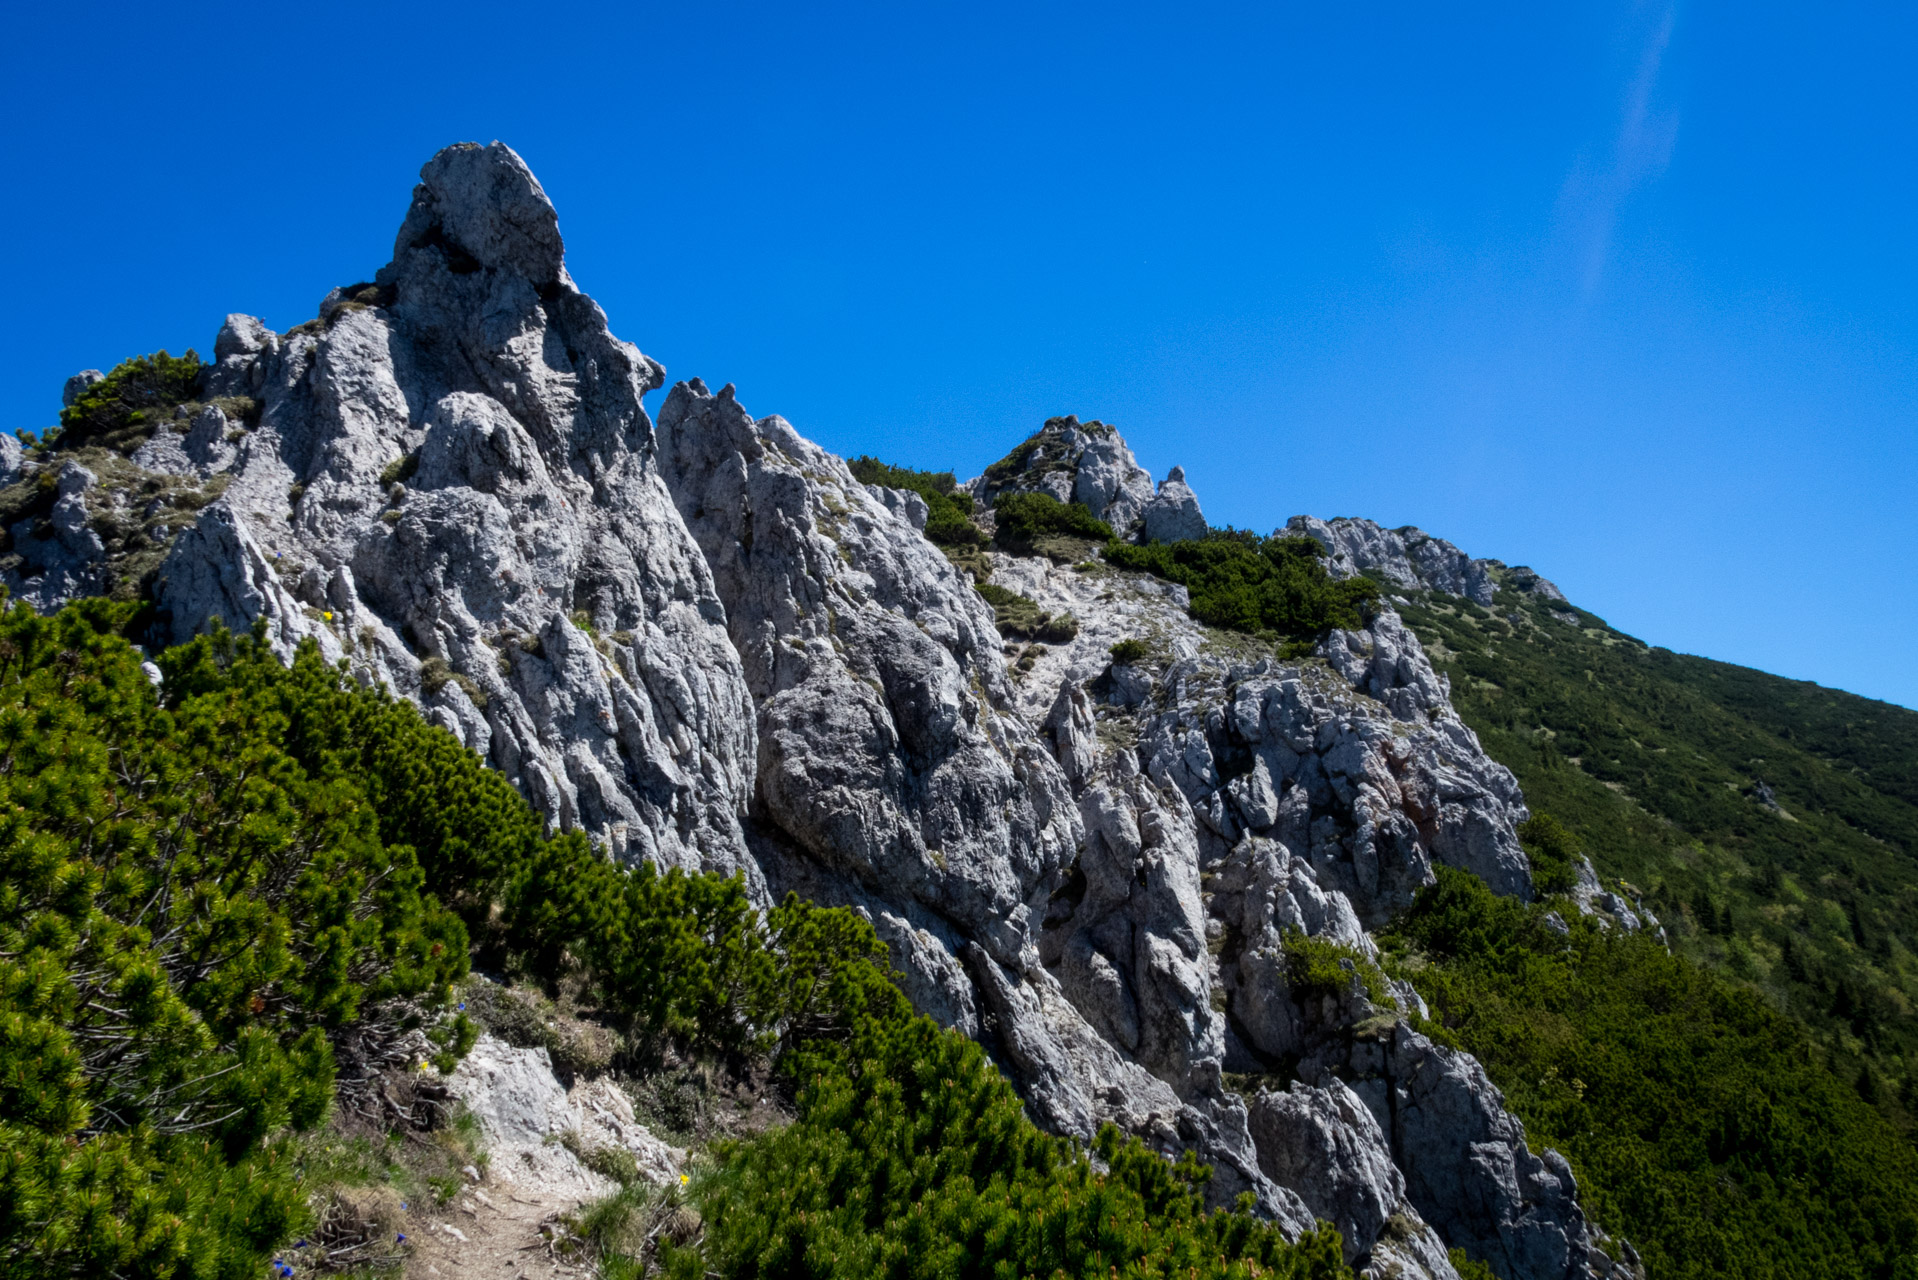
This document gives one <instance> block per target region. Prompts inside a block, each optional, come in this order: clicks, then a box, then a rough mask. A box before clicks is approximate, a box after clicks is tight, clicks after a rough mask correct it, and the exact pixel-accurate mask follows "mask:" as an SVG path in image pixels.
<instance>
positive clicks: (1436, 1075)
mask: <svg viewBox="0 0 1918 1280" xmlns="http://www.w3.org/2000/svg"><path fill="white" fill-rule="evenodd" d="M1382 1075H1383V1077H1384V1078H1385V1079H1387V1080H1389V1082H1390V1085H1389V1087H1390V1092H1389V1100H1388V1101H1387V1102H1386V1106H1385V1108H1384V1109H1385V1110H1386V1112H1387V1119H1386V1120H1382V1121H1381V1123H1382V1124H1385V1123H1389V1126H1390V1131H1391V1134H1392V1146H1393V1151H1394V1154H1395V1156H1396V1157H1397V1161H1398V1164H1399V1167H1400V1168H1401V1169H1403V1170H1405V1171H1406V1195H1407V1198H1408V1199H1410V1200H1411V1202H1412V1203H1413V1204H1414V1205H1415V1206H1417V1207H1418V1210H1419V1212H1420V1213H1421V1214H1423V1215H1424V1217H1425V1220H1426V1221H1427V1222H1430V1223H1431V1224H1432V1225H1433V1226H1434V1227H1436V1228H1437V1229H1438V1231H1439V1232H1440V1233H1441V1234H1442V1235H1443V1236H1444V1237H1445V1239H1446V1240H1447V1241H1448V1242H1449V1243H1450V1244H1451V1245H1452V1246H1454V1247H1455V1248H1462V1249H1464V1250H1466V1252H1467V1253H1469V1254H1470V1255H1471V1256H1472V1257H1474V1258H1479V1259H1482V1260H1485V1261H1487V1262H1488V1263H1490V1265H1491V1266H1492V1269H1493V1270H1495V1271H1497V1272H1498V1273H1499V1274H1500V1275H1504V1276H1511V1277H1513V1278H1514V1280H1544V1278H1545V1277H1551V1278H1552V1280H1557V1278H1558V1277H1561V1276H1566V1275H1585V1274H1588V1273H1590V1272H1593V1271H1596V1272H1597V1273H1598V1274H1604V1273H1605V1271H1606V1270H1607V1269H1608V1268H1609V1266H1610V1263H1609V1260H1603V1254H1602V1252H1601V1251H1599V1250H1598V1248H1597V1244H1596V1241H1595V1240H1594V1238H1593V1235H1592V1232H1591V1229H1590V1227H1589V1225H1588V1224H1587V1223H1586V1221H1585V1215H1584V1213H1583V1212H1582V1211H1581V1210H1580V1209H1579V1207H1578V1200H1577V1196H1578V1185H1577V1183H1576V1182H1575V1181H1574V1180H1573V1178H1572V1171H1571V1168H1570V1166H1568V1165H1567V1164H1566V1163H1565V1158H1564V1157H1563V1156H1561V1155H1559V1154H1558V1153H1557V1152H1556V1151H1549V1150H1548V1151H1546V1152H1545V1153H1544V1154H1543V1155H1542V1156H1539V1155H1534V1154H1532V1152H1531V1150H1530V1148H1528V1147H1527V1146H1526V1143H1525V1129H1524V1126H1523V1125H1521V1124H1520V1123H1519V1121H1518V1119H1517V1117H1515V1116H1513V1115H1512V1114H1511V1113H1510V1112H1508V1111H1506V1110H1505V1107H1504V1099H1503V1097H1502V1096H1501V1095H1500V1094H1499V1092H1498V1090H1497V1089H1496V1088H1495V1087H1494V1086H1493V1085H1492V1082H1491V1081H1490V1080H1488V1079H1487V1078H1486V1076H1485V1070H1484V1068H1483V1067H1481V1066H1479V1064H1478V1062H1477V1061H1476V1060H1475V1059H1473V1058H1472V1057H1471V1056H1470V1055H1469V1054H1464V1053H1459V1052H1457V1051H1455V1050H1451V1049H1446V1048H1445V1047H1443V1046H1442V1045H1436V1044H1433V1043H1432V1042H1431V1041H1430V1040H1428V1039H1427V1038H1426V1037H1424V1036H1422V1035H1420V1034H1419V1033H1418V1032H1416V1031H1413V1030H1412V1029H1411V1028H1410V1027H1407V1026H1400V1027H1398V1028H1396V1030H1395V1031H1394V1034H1393V1040H1392V1044H1391V1047H1390V1053H1389V1056H1388V1057H1387V1058H1386V1061H1385V1064H1384V1070H1383V1072H1382ZM1382 1092H1383V1090H1378V1091H1375V1095H1374V1096H1377V1093H1382ZM1374 1105H1375V1107H1376V1105H1377V1104H1376V1103H1375V1104H1374Z"/></svg>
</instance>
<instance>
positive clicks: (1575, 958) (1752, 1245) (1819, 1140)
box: [1387, 867, 1918, 1280]
mask: <svg viewBox="0 0 1918 1280" xmlns="http://www.w3.org/2000/svg"><path fill="white" fill-rule="evenodd" d="M1545 914H1546V909H1545V908H1544V907H1543V906H1526V905H1524V904H1521V903H1519V902H1516V901H1514V900H1512V899H1509V898H1501V897H1498V896H1497V895H1495V894H1493V893H1492V892H1491V890H1490V889H1488V888H1487V887H1486V886H1485V885H1484V884H1483V883H1482V882H1481V881H1479V880H1477V879H1476V878H1474V877H1472V876H1469V875H1466V874H1464V873H1463V872H1458V871H1453V870H1451V869H1449V868H1445V867H1441V868H1439V869H1438V883H1437V884H1436V885H1435V886H1434V887H1432V888H1429V889H1426V890H1424V891H1422V892H1421V893H1420V895H1419V897H1418V899H1417V901H1416V902H1415V903H1414V905H1413V907H1412V909H1411V911H1410V912H1409V913H1408V914H1407V915H1406V916H1405V917H1403V918H1402V919H1401V920H1400V921H1399V922H1398V923H1397V924H1396V925H1395V926H1394V934H1393V935H1392V936H1391V937H1389V938H1388V939H1387V944H1388V948H1389V949H1396V950H1399V951H1402V952H1403V951H1416V952H1418V953H1420V954H1421V956H1422V958H1423V959H1424V960H1425V961H1426V963H1423V964H1419V965H1413V966H1408V967H1407V972H1408V976H1410V977H1411V979H1412V981H1413V982H1414V983H1415V984H1416V985H1417V986H1418V988H1419V991H1420V993H1421V994H1422V995H1423V996H1424V997H1425V998H1426V1000H1427V1001H1428V1002H1430V1003H1431V1005H1432V1006H1433V1009H1434V1012H1435V1013H1436V1014H1437V1015H1438V1017H1440V1018H1441V1019H1442V1020H1443V1022H1444V1024H1445V1025H1446V1027H1448V1028H1449V1029H1450V1032H1451V1034H1452V1035H1453V1036H1454V1037H1456V1038H1457V1039H1458V1040H1459V1041H1460V1042H1461V1043H1462V1044H1463V1046H1464V1047H1465V1048H1467V1049H1469V1050H1470V1051H1471V1052H1472V1053H1474V1054H1475V1055H1477V1056H1478V1058H1479V1060H1480V1061H1481V1062H1483V1063H1484V1064H1485V1068H1486V1070H1487V1071H1488V1072H1489V1073H1490V1074H1491V1077H1492V1079H1493V1081H1494V1082H1495V1083H1497V1084H1498V1085H1499V1087H1500V1088H1501V1089H1502V1090H1503V1091H1504V1092H1505V1096H1506V1099H1507V1101H1508V1102H1509V1103H1510V1104H1511V1106H1512V1107H1513V1108H1514V1109H1515V1110H1516V1111H1517V1112H1518V1114H1519V1116H1520V1117H1521V1118H1522V1119H1523V1120H1524V1121H1525V1126H1526V1130H1527V1133H1528V1135H1529V1137H1530V1140H1531V1142H1532V1144H1533V1145H1534V1147H1537V1146H1541V1145H1542V1146H1551V1147H1556V1148H1557V1149H1558V1150H1560V1151H1561V1152H1563V1153H1564V1154H1565V1155H1566V1156H1567V1158H1568V1159H1570V1161H1571V1163H1572V1165H1573V1168H1574V1169H1575V1170H1576V1171H1577V1173H1578V1176H1579V1185H1580V1188H1581V1189H1582V1192H1583V1195H1584V1197H1585V1201H1586V1204H1587V1206H1588V1207H1589V1208H1590V1209H1591V1210H1592V1211H1593V1212H1594V1213H1595V1214H1596V1215H1597V1217H1598V1219H1599V1221H1600V1222H1601V1223H1603V1224H1605V1225H1606V1226H1608V1227H1609V1228H1611V1229H1613V1230H1616V1231H1622V1232H1624V1234H1625V1235H1626V1236H1627V1237H1628V1238H1629V1239H1630V1240H1631V1241H1632V1242H1633V1244H1634V1245H1635V1246H1637V1248H1638V1249H1639V1251H1640V1253H1641V1254H1643V1255H1644V1257H1645V1259H1646V1262H1647V1266H1648V1269H1649V1273H1650V1274H1651V1275H1654V1276H1659V1277H1661V1278H1670V1280H1679V1278H1681V1277H1694V1276H1695V1277H1707V1276H1711V1277H1716V1276H1729V1275H1736V1276H1744V1277H1752V1278H1754V1280H1764V1278H1766V1277H1778V1278H1779V1280H1783V1278H1784V1277H1797V1276H1832V1277H1851V1276H1857V1277H1890V1276H1893V1275H1895V1274H1899V1273H1898V1271H1897V1268H1898V1267H1899V1266H1901V1265H1904V1266H1909V1265H1911V1263H1912V1262H1913V1261H1918V1258H1913V1254H1914V1251H1918V1153H1914V1152H1913V1150H1912V1148H1911V1147H1910V1146H1909V1145H1907V1144H1906V1143H1905V1142H1904V1141H1903V1140H1902V1139H1901V1138H1900V1136H1899V1135H1898V1134H1897V1133H1896V1132H1895V1131H1894V1130H1893V1129H1892V1127H1891V1126H1890V1125H1889V1124H1887V1123H1886V1121H1885V1119H1884V1118H1883V1117H1882V1116H1880V1115H1879V1114H1878V1112H1876V1111H1875V1110H1873V1109H1872V1108H1871V1107H1870V1106H1868V1105H1866V1104H1865V1103H1864V1102H1863V1101H1861V1100H1860V1099H1859V1097H1858V1096H1857V1094H1856V1093H1855V1092H1854V1091H1853V1089H1852V1087H1851V1086H1850V1084H1849V1083H1848V1082H1847V1081H1846V1080H1844V1079H1841V1078H1840V1077H1838V1076H1837V1075H1835V1074H1834V1073H1833V1072H1832V1071H1831V1070H1830V1069H1829V1068H1828V1067H1827V1066H1826V1065H1825V1063H1824V1061H1823V1059H1822V1056H1821V1055H1820V1054H1818V1053H1817V1052H1816V1050H1815V1048H1814V1046H1813V1045H1812V1043H1811V1042H1810V1040H1809V1039H1808V1037H1807V1036H1806V1034H1805V1032H1804V1031H1803V1029H1802V1028H1801V1027H1800V1026H1798V1025H1797V1024H1796V1023H1795V1022H1793V1021H1792V1020H1791V1019H1789V1018H1787V1017H1784V1016H1782V1015H1780V1014H1779V1013H1777V1012H1776V1011H1774V1010H1773V1009H1772V1008H1771V1007H1770V1006H1769V1005H1767V1004H1766V1003H1765V1001H1764V1000H1763V999H1762V998H1761V997H1759V996H1758V995H1757V994H1756V993H1754V992H1752V991H1750V990H1749V989H1746V988H1744V987H1742V986H1739V985H1737V984H1734V983H1732V982H1729V981H1727V980H1726V979H1724V978H1723V977H1720V976H1719V975H1717V974H1715V973H1713V972H1712V971H1710V970H1708V969H1705V968H1701V967H1700V966H1698V965H1696V964H1693V963H1692V962H1690V961H1689V960H1686V959H1685V958H1683V957H1681V956H1674V955H1671V954H1669V953H1667V952H1666V951H1665V950H1664V948H1662V947H1660V946H1659V945H1658V943H1657V942H1656V941H1655V940H1653V939H1650V938H1646V937H1644V936H1643V935H1640V934H1627V933H1624V932H1623V931H1620V930H1610V931H1607V930H1604V929H1601V928H1599V927H1598V926H1597V925H1596V924H1594V923H1593V922H1592V921H1590V920H1589V919H1585V918H1582V917H1576V916H1575V917H1573V919H1572V926H1571V930H1572V931H1571V934H1570V936H1569V937H1560V936H1559V935H1557V934H1555V933H1554V932H1553V931H1552V930H1551V929H1549V928H1548V927H1546V925H1545V924H1544V922H1543V917H1544V915H1545ZM1900 1259H1906V1260H1907V1261H1905V1262H1903V1263H1901V1262H1900Z"/></svg>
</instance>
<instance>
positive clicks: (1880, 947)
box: [1401, 592, 1918, 1127]
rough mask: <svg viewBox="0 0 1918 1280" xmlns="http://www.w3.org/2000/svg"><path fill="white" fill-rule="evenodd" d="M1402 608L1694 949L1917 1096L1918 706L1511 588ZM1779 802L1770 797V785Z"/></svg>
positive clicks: (1536, 800)
mask: <svg viewBox="0 0 1918 1280" xmlns="http://www.w3.org/2000/svg"><path fill="white" fill-rule="evenodd" d="M1498 611H1499V616H1493V615H1492V614H1491V613H1489V612H1488V611H1485V610H1481V609H1479V608H1477V606H1475V605H1471V604H1469V603H1468V602H1465V601H1461V600H1458V599H1457V598H1456V597H1446V596H1438V595H1431V596H1425V597H1422V598H1420V599H1419V600H1418V601H1417V602H1416V603H1414V604H1412V605H1408V606H1405V607H1403V608H1402V609H1401V613H1402V614H1403V616H1404V618H1405V620H1406V622H1407V623H1408V624H1409V625H1410V626H1411V627H1412V628H1413V629H1414V630H1415V631H1417V633H1418V635H1419V637H1420V639H1421V640H1423V641H1424V643H1425V645H1426V648H1427V652H1429V653H1431V654H1432V655H1433V659H1434V663H1435V665H1437V666H1438V668H1439V669H1440V670H1441V671H1443V672H1444V673H1445V674H1447V675H1448V676H1449V677H1450V678H1451V682H1452V698H1453V703H1454V705H1455V706H1456V707H1457V708H1458V711H1459V714H1460V715H1461V716H1463V717H1464V719H1465V721H1466V723H1468V724H1469V725H1471V726H1472V728H1473V729H1474V730H1476V731H1477V733H1478V735H1479V738H1480V740H1481V741H1482V742H1483V743H1484V744H1485V749H1486V750H1487V751H1488V752H1489V753H1490V754H1491V755H1492V756H1493V757H1494V758H1495V759H1497V760H1499V761H1500V762H1501V763H1503V764H1505V765H1507V766H1508V767H1510V768H1511V769H1512V771H1513V772H1514V773H1515V774H1517V776H1518V780H1519V782H1520V784H1521V785H1522V786H1523V787H1524V788H1525V795H1526V799H1527V800H1528V802H1529V803H1530V804H1531V805H1532V806H1533V807H1534V808H1539V809H1543V810H1546V811H1549V812H1550V813H1551V814H1552V815H1553V816H1554V817H1555V818H1557V819H1558V821H1559V822H1560V823H1562V824H1563V826H1564V828H1565V829H1566V830H1567V831H1568V832H1569V833H1570V835H1571V837H1572V838H1573V840H1574V841H1575V842H1576V844H1577V846H1578V847H1580V848H1582V849H1583V850H1584V852H1586V853H1587V854H1589V855H1590V857H1591V859H1592V861H1593V863H1594V864H1595V866H1596V867H1597V869H1598V871H1599V873H1600V875H1601V876H1602V877H1604V878H1605V879H1606V880H1607V881H1611V880H1616V879H1618V878H1621V877H1622V878H1623V879H1625V880H1627V881H1629V882H1630V883H1632V884H1633V885H1635V886H1636V887H1637V888H1638V889H1639V890H1640V891H1642V892H1643V893H1644V894H1645V897H1646V900H1647V902H1648V903H1649V905H1651V906H1652V908H1653V909H1654V910H1655V911H1656V912H1657V913H1658V915H1659V917H1660V918H1661V919H1662V920H1663V921H1664V923H1665V925H1666V927H1667V928H1668V930H1670V932H1671V935H1672V940H1673V944H1674V945H1675V946H1676V947H1678V948H1679V949H1680V950H1681V951H1683V952H1684V953H1685V954H1687V955H1689V956H1691V957H1692V958H1694V959H1696V960H1699V961H1701V962H1704V963H1707V964H1711V965H1713V966H1715V967H1718V968H1720V969H1722V970H1723V971H1725V972H1727V973H1729V974H1731V975H1733V976H1735V977H1737V978H1738V979H1740V980H1742V981H1746V982H1749V983H1752V984H1754V985H1756V986H1757V987H1759V988H1760V989H1762V990H1763V991H1765V992H1766V993H1767V994H1768V996H1769V997H1770V998H1771V999H1772V1000H1773V1001H1774V1002H1775V1003H1776V1004H1777V1005H1779V1006H1780V1007H1784V1008H1788V1009H1789V1010H1790V1011H1791V1012H1792V1014H1793V1015H1794V1016H1796V1017H1798V1018H1799V1019H1801V1020H1802V1021H1804V1022H1805V1023H1806V1024H1807V1025H1808V1026H1809V1027H1810V1028H1811V1029H1812V1031H1813V1032H1814V1034H1815V1035H1816V1037H1817V1038H1818V1040H1819V1041H1820V1043H1821V1044H1822V1045H1823V1046H1824V1047H1825V1049H1826V1050H1827V1052H1829V1053H1831V1054H1832V1055H1833V1056H1834V1061H1835V1063H1836V1064H1837V1065H1838V1068H1839V1069H1840V1070H1841V1071H1842V1072H1843V1073H1844V1074H1846V1075H1847V1076H1849V1077H1851V1078H1858V1077H1859V1076H1860V1074H1861V1073H1862V1072H1863V1071H1864V1069H1865V1068H1866V1067H1867V1066H1869V1067H1870V1069H1871V1071H1872V1072H1873V1073H1874V1078H1875V1079H1876V1080H1877V1081H1879V1083H1880V1084H1882V1086H1883V1087H1882V1088H1881V1089H1879V1091H1878V1094H1879V1104H1880V1106H1881V1107H1882V1109H1883V1110H1884V1112H1885V1114H1886V1115H1887V1116H1888V1117H1889V1118H1891V1119H1892V1120H1893V1122H1894V1123H1897V1124H1900V1125H1904V1126H1907V1127H1909V1126H1910V1125H1911V1123H1912V1112H1913V1110H1914V1107H1913V1105H1912V1103H1913V1101H1914V1100H1918V1013H1914V1010H1915V1009H1918V958H1915V955H1918V794H1914V792H1915V791H1918V781H1914V779H1918V712H1913V711H1908V710H1906V709H1904V708H1901V707H1894V706H1891V705H1889V704H1887V703H1883V702H1874V701H1871V700H1869V699H1865V698H1859V697H1854V696H1853V695H1851V694H1846V693H1840V692H1837V691H1835V690H1830V689H1821V688H1819V687H1818V686H1816V685H1811V684H1807V683H1804V682H1801V681H1793V680H1784V679H1780V678H1778V677H1776V676H1770V675H1766V674H1765V673H1763V672H1759V671H1752V670H1749V669H1746V668H1743V667H1734V666H1731V665H1729V664H1726V663H1720V662H1711V661H1708V660H1706V659H1703V658H1691V657H1684V656H1681V655H1678V654H1673V653H1670V652H1667V651H1666V650H1663V649H1651V648H1647V647H1646V646H1644V645H1643V644H1641V643H1639V642H1638V641H1636V640H1633V639H1632V638H1631V637H1629V636H1625V635H1622V634H1620V633H1619V632H1617V631H1614V630H1612V629H1610V628H1608V627H1606V626H1605V625H1604V623H1603V622H1602V621H1600V620H1599V619H1598V618H1596V617H1593V616H1592V615H1591V614H1588V613H1575V614H1574V615H1573V616H1574V620H1575V623H1576V625H1571V624H1568V623H1567V622H1565V621H1564V620H1563V618H1562V616H1561V615H1564V614H1565V613H1566V609H1565V606H1563V605H1558V604H1551V603H1548V602H1543V601H1540V600H1538V599H1537V598H1536V597H1533V596H1530V595H1524V594H1520V593H1516V592H1506V593H1504V594H1502V595H1501V596H1500V597H1499V604H1498ZM1760 782H1763V783H1764V784H1766V786H1767V787H1768V788H1769V789H1770V792H1771V793H1772V794H1773V795H1775V797H1776V807H1773V806H1772V805H1768V804H1766V803H1765V802H1764V799H1763V796H1764V793H1763V792H1761V791H1760V790H1759V789H1758V787H1757V784H1758V783H1760Z"/></svg>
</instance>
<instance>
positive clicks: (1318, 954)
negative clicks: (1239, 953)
mask: <svg viewBox="0 0 1918 1280" xmlns="http://www.w3.org/2000/svg"><path fill="white" fill-rule="evenodd" d="M1280 945H1281V946H1282V947H1283V948H1284V951H1285V976H1286V981H1287V983H1288V984H1289V985H1290V986H1291V988H1292V990H1293V991H1294V992H1295V993H1297V994H1299V995H1305V996H1343V995H1344V994H1345V993H1346V992H1348V991H1350V990H1351V989H1352V985H1353V984H1354V983H1357V984H1358V985H1359V986H1360V987H1361V988H1362V989H1363V990H1364V992H1365V995H1366V998H1367V999H1369V1000H1371V1001H1372V1002H1373V1003H1374V1004H1380V1005H1388V1006H1389V1005H1392V1004H1393V1003H1394V1001H1393V999H1392V989H1391V987H1389V986H1388V985H1387V984H1386V981H1385V974H1384V972H1383V971H1381V970H1380V969H1379V967H1378V966H1377V965H1376V964H1373V963H1372V962H1371V961H1370V960H1367V959H1366V958H1365V956H1364V955H1362V954H1361V953H1360V952H1358V951H1356V950H1354V949H1353V948H1351V947H1347V946H1343V945H1341V944H1339V943H1337V942H1333V941H1331V940H1330V939H1327V938H1317V937H1312V936H1311V935H1309V934H1307V933H1305V932H1304V931H1302V930H1299V929H1287V930H1286V931H1285V935H1284V937H1283V938H1282V939H1281V943H1280Z"/></svg>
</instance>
